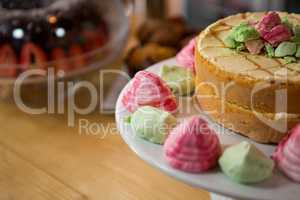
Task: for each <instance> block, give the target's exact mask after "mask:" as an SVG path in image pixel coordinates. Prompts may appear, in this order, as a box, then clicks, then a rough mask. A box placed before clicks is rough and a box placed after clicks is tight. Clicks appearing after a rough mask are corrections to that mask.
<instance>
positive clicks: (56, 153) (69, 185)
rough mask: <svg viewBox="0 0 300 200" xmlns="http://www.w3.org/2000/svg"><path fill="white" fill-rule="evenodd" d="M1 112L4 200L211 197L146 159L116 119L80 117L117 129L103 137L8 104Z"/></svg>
mask: <svg viewBox="0 0 300 200" xmlns="http://www.w3.org/2000/svg"><path fill="white" fill-rule="evenodd" d="M0 111H1V113H0V124H1V129H0V199H1V200H35V199H38V200H39V199H41V200H44V199H51V200H56V199H58V200H60V199H66V200H68V199H78V200H82V199H84V200H85V199H88V200H98V199H105V200H115V199H118V200H135V199H136V200H143V199H145V200H146V199H151V200H160V199H161V200H181V199H189V200H193V199H195V200H196V199H197V200H199V199H200V200H208V199H209V196H208V193H207V192H205V191H202V190H199V189H195V188H192V187H190V186H187V185H185V184H183V183H180V182H178V181H176V180H174V179H172V178H170V177H168V176H166V175H164V174H162V173H161V172H159V171H157V170H156V169H154V168H152V167H150V166H148V165H147V164H146V163H144V162H143V161H141V160H140V159H139V158H138V157H137V156H136V155H135V154H134V153H133V152H131V151H130V149H129V148H128V147H127V145H126V144H125V143H124V142H123V141H122V139H121V137H120V136H119V134H118V133H117V131H116V130H115V124H114V117H113V116H101V115H98V114H92V115H89V116H87V117H86V116H84V117H81V118H85V119H87V120H89V121H90V122H96V123H101V124H103V125H106V126H110V127H111V128H113V131H112V132H111V133H110V134H108V135H107V136H106V137H105V138H102V136H103V135H102V133H99V134H98V135H88V134H79V130H78V128H68V127H67V122H66V118H65V116H58V115H39V116H32V115H27V114H24V113H22V112H21V111H19V110H18V109H17V108H16V107H15V106H13V105H9V104H3V103H2V104H0ZM78 119H79V118H77V120H78Z"/></svg>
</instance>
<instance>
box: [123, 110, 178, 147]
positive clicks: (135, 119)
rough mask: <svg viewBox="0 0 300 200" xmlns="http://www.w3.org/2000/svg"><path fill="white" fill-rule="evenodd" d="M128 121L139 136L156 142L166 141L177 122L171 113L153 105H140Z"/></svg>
mask: <svg viewBox="0 0 300 200" xmlns="http://www.w3.org/2000/svg"><path fill="white" fill-rule="evenodd" d="M127 121H128V122H129V123H130V125H131V128H132V129H133V131H134V132H135V134H137V136H139V137H141V138H143V139H145V140H148V141H150V142H152V143H156V144H163V143H164V142H165V140H166V138H167V136H168V133H169V132H170V130H171V129H172V128H173V127H174V126H175V125H176V122H177V120H176V118H175V117H174V116H173V115H171V114H170V113H168V112H166V111H163V110H160V109H157V108H154V107H151V106H143V107H140V108H139V109H138V110H137V111H136V112H134V113H133V114H132V115H131V116H130V118H129V120H127Z"/></svg>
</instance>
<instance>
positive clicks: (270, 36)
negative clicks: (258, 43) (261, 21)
mask: <svg viewBox="0 0 300 200" xmlns="http://www.w3.org/2000/svg"><path fill="white" fill-rule="evenodd" d="M291 37H292V33H291V31H290V29H289V28H288V27H286V26H285V25H282V24H281V25H277V26H275V27H274V28H272V29H271V31H270V32H268V33H266V34H265V35H264V37H263V38H264V39H265V40H266V41H268V42H269V43H270V44H271V45H273V46H277V45H278V44H280V43H281V42H284V41H287V40H289V39H290V38H291Z"/></svg>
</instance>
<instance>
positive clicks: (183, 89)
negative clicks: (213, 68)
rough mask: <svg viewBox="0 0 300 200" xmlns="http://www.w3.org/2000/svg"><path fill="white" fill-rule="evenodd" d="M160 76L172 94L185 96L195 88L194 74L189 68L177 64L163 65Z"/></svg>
mask: <svg viewBox="0 0 300 200" xmlns="http://www.w3.org/2000/svg"><path fill="white" fill-rule="evenodd" d="M161 77H162V79H163V80H164V81H165V82H166V83H167V85H168V86H169V87H170V88H171V90H172V92H173V93H174V94H178V95H180V96H186V95H189V94H191V93H193V92H194V90H195V76H194V74H193V72H192V71H191V70H189V69H186V68H183V67H178V66H172V67H169V66H164V67H163V68H162V75H161Z"/></svg>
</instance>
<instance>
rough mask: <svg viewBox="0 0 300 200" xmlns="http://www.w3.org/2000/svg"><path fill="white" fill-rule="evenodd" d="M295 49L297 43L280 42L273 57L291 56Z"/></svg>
mask: <svg viewBox="0 0 300 200" xmlns="http://www.w3.org/2000/svg"><path fill="white" fill-rule="evenodd" d="M296 51H297V45H296V43H293V42H282V43H280V44H279V46H278V47H277V48H276V49H275V57H285V56H293V55H294V54H295V53H296Z"/></svg>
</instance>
